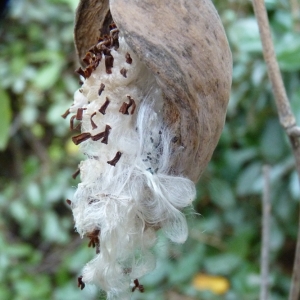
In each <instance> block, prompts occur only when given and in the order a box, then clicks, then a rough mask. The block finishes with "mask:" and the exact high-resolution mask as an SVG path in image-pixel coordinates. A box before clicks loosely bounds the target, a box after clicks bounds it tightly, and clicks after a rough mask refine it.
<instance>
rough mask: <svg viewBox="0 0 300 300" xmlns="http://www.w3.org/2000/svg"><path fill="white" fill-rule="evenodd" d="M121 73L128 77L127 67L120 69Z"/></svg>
mask: <svg viewBox="0 0 300 300" xmlns="http://www.w3.org/2000/svg"><path fill="white" fill-rule="evenodd" d="M120 73H121V74H122V75H123V76H124V77H125V78H127V69H125V68H122V69H121V70H120Z"/></svg>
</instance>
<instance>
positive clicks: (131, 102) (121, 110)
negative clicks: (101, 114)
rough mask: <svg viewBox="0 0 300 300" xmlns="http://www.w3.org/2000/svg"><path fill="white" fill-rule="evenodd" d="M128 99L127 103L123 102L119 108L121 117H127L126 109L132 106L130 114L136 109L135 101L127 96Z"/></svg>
mask: <svg viewBox="0 0 300 300" xmlns="http://www.w3.org/2000/svg"><path fill="white" fill-rule="evenodd" d="M127 98H128V99H129V103H126V102H123V104H122V106H121V108H120V109H119V112H121V113H122V114H123V115H129V112H128V109H129V108H130V107H131V106H132V109H131V112H130V114H133V113H134V111H135V108H136V104H135V101H134V100H133V99H132V98H131V97H130V96H127Z"/></svg>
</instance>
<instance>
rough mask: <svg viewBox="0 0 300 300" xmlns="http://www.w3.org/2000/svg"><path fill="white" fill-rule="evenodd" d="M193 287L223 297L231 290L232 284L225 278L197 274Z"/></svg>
mask: <svg viewBox="0 0 300 300" xmlns="http://www.w3.org/2000/svg"><path fill="white" fill-rule="evenodd" d="M193 286H194V288H195V289H197V290H199V291H205V290H209V291H211V292H213V293H214V294H216V295H223V294H225V293H226V292H227V291H228V290H229V288H230V283H229V281H228V279H227V278H225V277H221V276H211V275H207V274H196V276H195V277H194V279H193Z"/></svg>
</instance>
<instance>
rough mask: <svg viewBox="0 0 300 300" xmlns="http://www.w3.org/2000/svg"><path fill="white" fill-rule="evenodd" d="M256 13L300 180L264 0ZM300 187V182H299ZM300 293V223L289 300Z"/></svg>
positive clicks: (299, 152)
mask: <svg viewBox="0 0 300 300" xmlns="http://www.w3.org/2000/svg"><path fill="white" fill-rule="evenodd" d="M253 7H254V12H255V15H256V18H257V22H258V26H259V32H260V36H261V41H262V45H263V54H264V59H265V61H266V64H267V68H268V74H269V78H270V81H271V83H272V89H273V94H274V97H275V102H276V106H277V110H278V115H279V120H280V123H281V125H282V126H283V128H284V129H285V131H286V134H287V135H288V136H289V139H290V143H291V146H292V150H293V154H294V157H295V161H296V170H297V173H298V179H299V178H300V143H299V139H298V138H299V136H300V129H299V128H298V127H297V126H296V119H295V117H294V115H293V113H292V110H291V107H290V103H289V100H288V97H287V94H286V90H285V88H284V84H283V80H282V77H281V73H280V70H279V65H278V62H277V59H276V56H275V51H274V45H273V42H272V37H271V31H270V26H269V21H268V15H267V11H266V7H265V4H264V0H253ZM299 185H300V182H299ZM299 293H300V221H299V226H298V237H297V247H296V255H295V260H294V267H293V275H292V284H291V288H290V295H289V300H298V299H299Z"/></svg>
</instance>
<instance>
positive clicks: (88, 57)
mask: <svg viewBox="0 0 300 300" xmlns="http://www.w3.org/2000/svg"><path fill="white" fill-rule="evenodd" d="M92 59H93V54H92V53H91V52H87V53H86V54H85V57H84V58H83V59H82V60H83V62H84V63H86V64H87V65H89V64H90V63H91V62H92Z"/></svg>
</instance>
